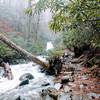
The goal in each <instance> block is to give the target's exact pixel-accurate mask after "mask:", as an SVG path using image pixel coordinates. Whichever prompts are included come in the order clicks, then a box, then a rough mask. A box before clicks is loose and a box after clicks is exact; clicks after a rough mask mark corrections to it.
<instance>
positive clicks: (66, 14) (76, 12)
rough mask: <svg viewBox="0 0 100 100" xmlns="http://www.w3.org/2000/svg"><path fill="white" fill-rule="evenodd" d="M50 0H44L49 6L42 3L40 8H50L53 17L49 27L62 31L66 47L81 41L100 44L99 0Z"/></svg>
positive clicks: (94, 44) (81, 42) (79, 43)
mask: <svg viewBox="0 0 100 100" xmlns="http://www.w3.org/2000/svg"><path fill="white" fill-rule="evenodd" d="M40 1H42V0H39V2H38V3H37V4H39V3H40ZM51 1H52V0H44V2H48V3H49V5H50V6H48V5H45V4H44V5H43V4H42V7H41V10H42V8H43V9H45V8H46V7H47V8H51V11H52V13H53V17H52V20H51V21H50V23H49V27H50V29H51V30H53V31H55V32H63V40H64V44H65V46H66V47H71V46H79V45H81V44H83V43H88V44H91V45H93V46H100V34H99V33H100V5H99V3H100V0H70V1H69V2H67V0H53V1H52V2H51ZM38 10H39V9H38ZM41 10H40V11H41Z"/></svg>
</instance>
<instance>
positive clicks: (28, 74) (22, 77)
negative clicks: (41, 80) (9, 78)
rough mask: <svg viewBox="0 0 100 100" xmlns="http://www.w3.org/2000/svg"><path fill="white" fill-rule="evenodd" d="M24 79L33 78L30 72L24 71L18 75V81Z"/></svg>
mask: <svg viewBox="0 0 100 100" xmlns="http://www.w3.org/2000/svg"><path fill="white" fill-rule="evenodd" d="M26 79H28V80H32V79H34V76H33V75H32V74H30V73H25V74H23V75H22V76H20V78H19V80H20V81H24V80H26Z"/></svg>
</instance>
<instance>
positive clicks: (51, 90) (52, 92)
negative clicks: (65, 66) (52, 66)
mask: <svg viewBox="0 0 100 100" xmlns="http://www.w3.org/2000/svg"><path fill="white" fill-rule="evenodd" d="M47 90H48V95H49V96H50V97H52V98H53V99H54V100H57V99H58V96H59V94H60V92H59V91H57V90H56V89H55V88H51V87H49V88H48V89H47Z"/></svg>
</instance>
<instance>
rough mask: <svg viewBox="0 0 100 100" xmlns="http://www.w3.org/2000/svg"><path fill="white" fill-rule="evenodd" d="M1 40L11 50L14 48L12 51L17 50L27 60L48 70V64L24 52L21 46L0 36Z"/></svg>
mask: <svg viewBox="0 0 100 100" xmlns="http://www.w3.org/2000/svg"><path fill="white" fill-rule="evenodd" d="M0 40H1V41H2V42H4V43H5V44H6V45H8V46H9V47H10V48H12V49H14V50H16V51H17V52H20V53H22V54H23V55H25V56H27V58H28V59H30V60H31V61H33V62H35V63H37V64H39V65H41V66H43V67H44V68H48V64H46V63H44V62H43V61H41V60H39V59H38V58H37V57H36V56H34V55H32V54H31V53H29V52H27V51H26V50H24V49H23V48H21V47H20V46H18V45H16V44H15V43H13V42H12V41H11V40H9V39H8V38H6V37H5V36H3V35H0Z"/></svg>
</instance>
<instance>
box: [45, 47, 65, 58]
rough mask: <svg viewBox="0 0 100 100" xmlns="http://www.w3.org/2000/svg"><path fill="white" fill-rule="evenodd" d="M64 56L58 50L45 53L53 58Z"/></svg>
mask: <svg viewBox="0 0 100 100" xmlns="http://www.w3.org/2000/svg"><path fill="white" fill-rule="evenodd" d="M63 54H64V50H62V49H60V48H55V49H53V50H49V51H48V52H47V55H48V56H49V57H53V56H62V55H63Z"/></svg>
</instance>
